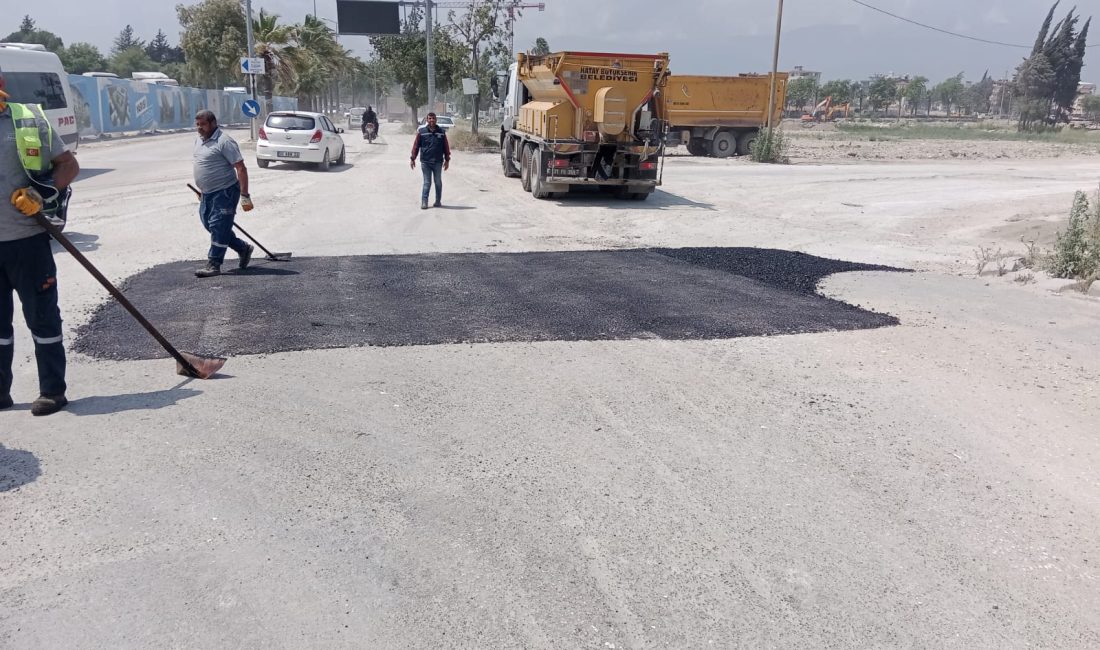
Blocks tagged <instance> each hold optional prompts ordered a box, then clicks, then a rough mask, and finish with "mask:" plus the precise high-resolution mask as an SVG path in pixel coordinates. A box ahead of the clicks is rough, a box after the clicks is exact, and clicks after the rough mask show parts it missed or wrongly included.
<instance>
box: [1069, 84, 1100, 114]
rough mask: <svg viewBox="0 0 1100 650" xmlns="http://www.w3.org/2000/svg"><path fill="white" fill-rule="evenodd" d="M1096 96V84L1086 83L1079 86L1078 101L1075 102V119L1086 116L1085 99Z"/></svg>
mask: <svg viewBox="0 0 1100 650" xmlns="http://www.w3.org/2000/svg"><path fill="white" fill-rule="evenodd" d="M1095 94H1096V84H1094V83H1087V82H1084V81H1082V82H1079V83H1078V84H1077V99H1075V100H1074V101H1073V115H1074V116H1075V117H1076V116H1084V115H1085V98H1086V97H1091V96H1093V95H1095Z"/></svg>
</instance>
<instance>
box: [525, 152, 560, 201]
mask: <svg viewBox="0 0 1100 650" xmlns="http://www.w3.org/2000/svg"><path fill="white" fill-rule="evenodd" d="M530 176H531V196H533V197H535V198H536V199H549V198H552V197H553V195H554V193H553V192H547V191H546V190H545V189H544V188H545V187H546V169H545V167H544V166H543V164H542V152H541V151H535V152H533V153H532V154H531V172H530Z"/></svg>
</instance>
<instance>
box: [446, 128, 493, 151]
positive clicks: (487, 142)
mask: <svg viewBox="0 0 1100 650" xmlns="http://www.w3.org/2000/svg"><path fill="white" fill-rule="evenodd" d="M447 139H448V140H450V142H451V148H452V149H457V150H459V151H476V150H479V149H496V148H497V147H499V146H500V145H499V144H498V143H497V140H496V138H493V137H490V136H488V135H486V134H484V133H478V134H477V135H474V134H473V132H471V131H464V130H463V131H460V130H459V129H457V128H456V129H451V130H450V131H448V132H447Z"/></svg>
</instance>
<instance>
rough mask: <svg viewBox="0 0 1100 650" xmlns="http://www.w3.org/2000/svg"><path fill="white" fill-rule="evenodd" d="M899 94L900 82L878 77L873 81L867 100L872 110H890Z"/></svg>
mask: <svg viewBox="0 0 1100 650" xmlns="http://www.w3.org/2000/svg"><path fill="white" fill-rule="evenodd" d="M897 94H898V81H897V79H891V78H889V77H876V78H875V79H874V80H872V81H871V87H870V88H869V89H868V90H867V99H868V101H870V103H871V110H874V111H881V110H889V108H890V105H891V104H893V103H894V99H895V98H896V97H897Z"/></svg>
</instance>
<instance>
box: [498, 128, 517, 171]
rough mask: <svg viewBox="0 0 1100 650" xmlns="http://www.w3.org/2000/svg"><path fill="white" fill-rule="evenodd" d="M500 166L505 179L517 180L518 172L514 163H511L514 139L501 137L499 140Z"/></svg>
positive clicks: (514, 147)
mask: <svg viewBox="0 0 1100 650" xmlns="http://www.w3.org/2000/svg"><path fill="white" fill-rule="evenodd" d="M500 142H501V145H500V166H501V168H502V169H503V170H504V177H505V178H517V177H519V170H518V169H516V163H515V162H513V159H514V158H515V152H516V140H515V138H509V137H508V136H501V138H500Z"/></svg>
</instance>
